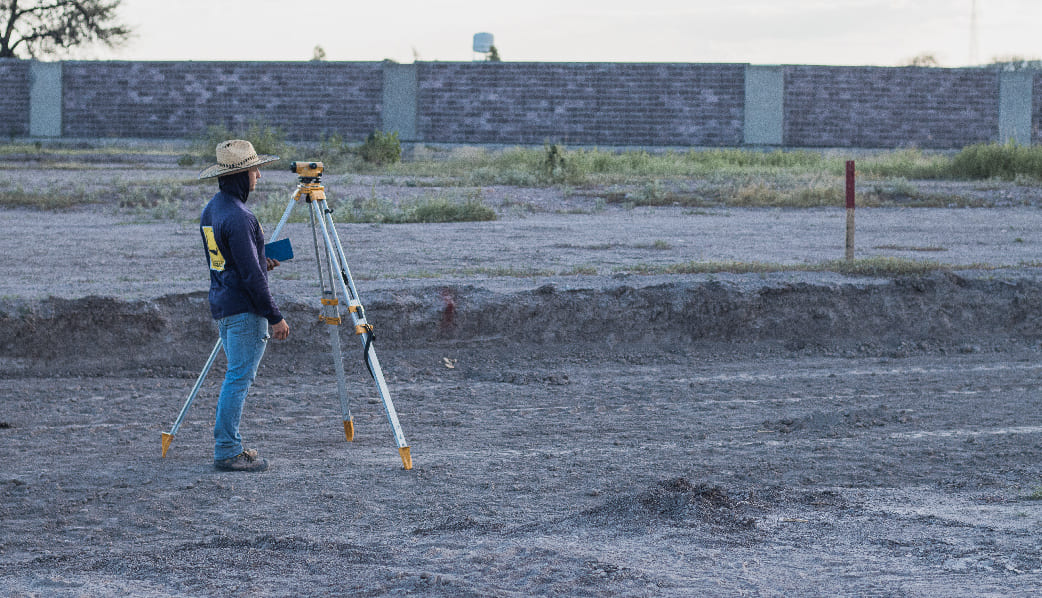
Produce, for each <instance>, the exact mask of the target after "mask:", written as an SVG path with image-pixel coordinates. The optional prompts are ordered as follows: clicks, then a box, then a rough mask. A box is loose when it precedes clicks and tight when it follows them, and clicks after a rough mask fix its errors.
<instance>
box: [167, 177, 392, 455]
mask: <svg viewBox="0 0 1042 598" xmlns="http://www.w3.org/2000/svg"><path fill="white" fill-rule="evenodd" d="M323 168H324V167H323V165H322V163H321V162H293V163H292V164H291V165H290V170H291V171H292V172H294V173H296V174H297V175H298V177H299V181H298V183H297V190H296V191H295V192H294V193H293V196H292V197H291V198H290V200H289V203H288V204H287V205H286V210H285V212H283V213H282V219H281V220H280V221H279V224H278V226H276V227H275V230H274V231H273V232H272V234H271V240H272V241H274V240H275V239H278V237H279V233H280V232H282V227H283V226H285V224H286V222H288V221H289V216H290V212H292V211H293V207H294V206H295V205H296V204H297V202H298V201H300V200H304V202H305V203H306V204H307V206H308V218H309V222H310V224H311V237H312V240H313V241H314V245H315V260H316V262H317V263H318V280H319V285H320V286H321V289H322V299H321V304H322V315H321V316H320V318H319V319H320V320H321V321H323V322H325V323H326V324H327V325H328V326H329V339H330V341H331V343H332V346H333V367H334V369H335V370H336V380H337V394H338V395H339V397H340V410H341V412H342V414H343V420H344V436H345V437H346V438H347V440H348V441H349V442H350V441H351V440H353V439H354V436H355V425H354V418H353V417H352V415H351V409H350V408H349V407H348V404H347V382H346V381H345V379H344V362H343V358H342V356H341V352H340V330H339V326H340V324H341V323H342V322H343V320H342V318H341V317H340V307H339V306H340V300H339V297H338V295H337V287H339V289H340V293H341V294H342V295H343V297H344V299H345V300H346V301H347V311H348V313H349V314H351V321H352V323H353V324H354V332H355V334H356V335H358V336H359V338H361V340H362V352H363V358H364V360H365V365H366V368H367V369H368V370H369V373H370V374H371V375H372V377H373V380H374V381H375V382H376V388H377V390H378V391H379V393H380V398H381V399H382V400H383V405H384V411H385V412H386V413H387V420H388V421H389V422H390V424H391V432H392V433H393V434H394V440H395V443H396V444H397V445H398V454H399V455H400V456H401V458H402V465H404V466H405V469H412V456H411V455H410V454H409V445H408V444H407V443H406V442H405V435H404V434H402V427H401V424H399V423H398V413H397V412H396V411H395V409H394V403H392V402H391V393H390V391H388V390H387V382H386V381H385V380H384V375H383V370H382V369H381V368H380V360H379V359H377V358H376V350H375V349H373V338H374V336H373V327H372V325H370V324H369V323H368V322H367V321H366V319H365V310H364V309H363V308H362V303H361V301H359V299H358V291H357V290H356V289H355V283H354V280H353V279H352V278H351V270H350V269H349V268H348V267H347V258H346V257H345V255H344V247H343V245H341V244H340V238H339V237H338V236H337V234H336V227H335V226H334V225H333V215H332V214H333V211H332V210H331V209H329V206H328V204H326V191H325V188H324V187H323V186H322V170H323ZM319 232H321V236H322V244H323V246H324V248H325V255H326V259H325V265H324V267H323V260H322V255H321V254H320V253H319V248H318V244H319V240H318V237H319ZM334 269H335V270H336V272H335V273H334ZM327 283H328V288H327V286H326V285H327ZM221 345H222V341H221V339H217V344H216V345H214V348H213V351H211V352H210V357H209V358H208V359H207V360H206V365H205V366H203V371H202V372H201V373H200V374H199V378H198V379H196V381H195V386H194V387H192V391H191V392H190V393H189V395H188V400H187V401H185V404H184V407H182V408H181V413H180V414H178V416H177V420H176V421H175V422H174V425H173V427H172V428H171V429H170V432H163V457H166V452H167V449H169V448H170V443H171V441H173V439H174V435H175V434H177V430H178V428H180V427H181V422H182V420H184V417H185V414H186V413H188V408H189V407H190V406H191V405H192V401H193V400H195V397H196V395H197V394H199V389H200V388H201V387H202V385H203V381H204V380H205V379H206V375H207V374H208V373H209V372H210V368H211V367H212V366H213V363H214V360H216V359H217V354H218V353H219V352H220V350H221Z"/></svg>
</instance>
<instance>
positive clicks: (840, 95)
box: [783, 66, 999, 148]
mask: <svg viewBox="0 0 1042 598" xmlns="http://www.w3.org/2000/svg"><path fill="white" fill-rule="evenodd" d="M784 97H785V99H784V102H785V106H784V111H785V131H784V141H783V144H784V145H787V146H800V147H830V146H831V147H868V148H880V147H881V148H893V147H905V146H915V147H921V148H959V147H964V146H966V145H971V144H974V143H982V142H988V141H994V140H997V138H998V128H999V80H998V73H997V72H996V71H994V70H985V69H926V68H914V67H908V68H885V67H823V66H787V67H785V92H784Z"/></svg>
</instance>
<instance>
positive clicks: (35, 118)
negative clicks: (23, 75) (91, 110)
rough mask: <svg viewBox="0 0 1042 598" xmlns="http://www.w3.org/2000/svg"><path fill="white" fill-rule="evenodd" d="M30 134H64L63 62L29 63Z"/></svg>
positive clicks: (32, 135)
mask: <svg viewBox="0 0 1042 598" xmlns="http://www.w3.org/2000/svg"><path fill="white" fill-rule="evenodd" d="M29 136H30V137H61V136H62V63H60V62H37V61H35V60H34V61H32V62H31V63H30V65H29Z"/></svg>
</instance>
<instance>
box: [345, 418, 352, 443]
mask: <svg viewBox="0 0 1042 598" xmlns="http://www.w3.org/2000/svg"><path fill="white" fill-rule="evenodd" d="M344 438H346V439H347V441H348V442H351V441H352V440H354V439H355V422H353V421H351V420H349V419H345V420H344Z"/></svg>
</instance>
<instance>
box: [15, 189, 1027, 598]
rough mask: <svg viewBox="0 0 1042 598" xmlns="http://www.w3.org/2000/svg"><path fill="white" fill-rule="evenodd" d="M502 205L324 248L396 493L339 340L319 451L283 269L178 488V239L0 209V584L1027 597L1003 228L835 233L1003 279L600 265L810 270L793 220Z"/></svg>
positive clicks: (1009, 228) (304, 308)
mask: <svg viewBox="0 0 1042 598" xmlns="http://www.w3.org/2000/svg"><path fill="white" fill-rule="evenodd" d="M175 174H176V173H175ZM0 176H8V173H7V172H5V171H0ZM11 176H14V175H11ZM55 176H58V175H57V174H56V175H55ZM162 176H164V177H171V176H175V175H172V174H171V173H170V172H165V173H163V175H162ZM271 178H272V179H276V178H277V177H271ZM269 180H270V179H269ZM277 184H282V182H278V183H277ZM365 192H368V189H366V191H365ZM508 193H509V190H499V189H496V190H492V191H490V192H489V196H490V197H498V195H497V194H504V195H505V194H508ZM517 193H532V194H537V193H549V192H547V191H545V190H536V191H526V190H519V191H517ZM544 199H545V201H554V198H553V197H546V198H544ZM531 201H537V199H531ZM503 214H504V216H503V217H502V218H501V219H500V220H498V221H496V222H491V223H482V224H455V225H407V226H401V227H393V226H390V225H384V226H373V225H341V226H340V227H338V229H339V230H340V235H341V236H342V237H343V238H344V239H345V241H347V240H350V242H351V243H354V244H355V245H356V246H361V248H364V250H361V249H360V250H359V251H357V252H355V253H353V255H354V256H355V260H354V261H355V264H352V265H353V266H355V267H356V270H358V271H359V272H365V273H366V274H365V276H364V277H362V278H361V280H359V292H360V294H361V297H362V300H363V302H364V303H365V304H366V307H367V309H368V313H369V316H370V321H371V322H372V323H373V324H374V325H375V326H376V330H377V352H378V353H379V356H380V359H381V362H382V363H383V365H384V369H385V371H386V373H387V377H388V384H389V387H390V390H391V393H392V396H393V398H394V402H395V406H396V408H397V411H398V415H399V417H400V420H401V424H402V428H403V431H404V433H405V436H406V438H407V440H408V441H409V444H410V447H411V453H412V457H413V463H414V467H413V468H412V469H411V470H405V469H403V467H402V463H401V461H400V459H399V456H398V452H397V450H396V447H395V444H394V440H393V436H392V434H391V430H390V428H389V426H388V424H387V420H386V417H385V415H384V413H383V411H382V406H381V405H380V403H379V401H378V400H377V398H376V397H377V395H376V392H375V388H374V386H373V383H372V381H371V380H370V379H369V378H368V374H367V373H366V372H365V369H364V366H363V365H362V363H361V359H360V347H359V346H357V345H356V344H355V342H354V341H353V340H352V339H350V338H345V348H346V349H345V351H346V352H345V365H346V368H347V371H348V378H349V391H348V394H349V397H350V399H351V408H352V413H353V416H354V421H355V429H356V437H355V439H354V441H353V442H350V443H349V442H346V441H345V440H344V438H343V433H342V427H341V422H340V413H339V405H338V404H337V400H336V385H335V380H334V377H333V375H332V365H331V359H330V355H329V350H328V336H327V333H326V332H325V328H324V327H323V326H320V325H319V324H318V323H317V322H316V321H315V311H316V310H315V309H314V305H313V304H314V303H315V300H314V297H312V295H313V294H314V289H313V287H312V286H311V285H309V283H308V279H309V277H310V275H311V273H312V271H313V268H314V267H313V265H312V264H308V263H307V261H306V260H307V254H306V252H304V253H302V257H301V258H300V259H298V260H294V262H290V263H289V264H285V265H284V267H285V269H284V270H282V271H281V272H280V274H279V277H277V278H276V279H275V281H274V282H273V286H274V287H275V289H276V297H277V298H278V299H279V301H280V303H281V304H282V305H283V307H284V309H285V313H286V315H287V320H288V321H289V322H290V325H291V327H292V334H293V336H292V338H291V339H290V340H289V341H287V342H285V343H272V345H271V346H270V347H269V348H268V354H267V355H266V356H265V360H264V362H263V363H262V366H261V371H260V374H259V376H258V380H257V383H256V384H255V386H254V390H253V391H252V393H251V397H250V399H249V401H248V404H247V408H246V412H245V416H244V420H243V434H244V437H245V438H246V440H247V443H248V444H249V445H250V446H254V447H256V448H258V449H259V450H260V451H261V452H262V454H264V455H265V456H267V457H268V458H269V459H270V460H271V462H272V467H271V469H270V470H269V471H268V472H265V473H263V474H257V475H242V474H226V473H217V472H215V471H214V470H213V468H212V461H211V456H212V436H211V429H212V428H211V427H212V421H213V405H214V402H215V400H216V394H217V385H218V383H219V381H220V377H221V375H220V374H222V373H223V363H222V362H221V360H220V359H219V360H218V363H217V366H216V368H215V373H214V374H212V375H211V376H210V377H209V378H208V379H207V380H206V382H205V384H204V388H203V391H202V393H201V394H200V396H199V398H198V399H197V401H196V403H195V404H194V405H193V406H192V408H191V409H190V411H189V413H188V416H187V418H186V420H185V422H184V423H183V425H182V427H181V429H180V431H179V433H178V434H177V436H176V438H175V439H174V442H173V445H172V447H171V449H170V452H169V453H168V455H167V456H166V458H161V457H160V435H161V433H162V432H164V431H168V430H169V427H170V425H171V424H172V423H173V420H174V418H175V417H176V415H177V413H178V411H179V410H180V408H181V406H182V404H183V402H184V400H185V398H186V396H187V393H188V391H189V389H190V388H191V386H192V384H193V382H194V379H195V377H196V376H197V374H198V372H199V370H200V368H201V367H202V364H203V362H204V361H205V359H206V356H207V354H208V353H209V350H210V348H211V347H212V344H213V342H214V340H215V338H216V336H215V333H214V330H213V327H212V324H211V323H210V321H209V319H208V315H207V313H206V302H205V283H204V282H201V281H200V278H201V277H202V275H204V274H205V271H202V272H200V270H201V268H200V265H199V264H198V263H196V261H201V260H202V258H201V256H199V255H198V253H201V251H199V248H198V247H196V244H197V243H199V240H198V236H197V234H196V233H195V231H194V229H192V228H191V226H190V225H185V224H170V223H164V222H148V221H145V222H141V221H139V220H137V219H136V218H137V217H135V216H129V215H127V214H125V213H120V212H118V211H109V212H106V211H105V210H103V209H100V208H97V207H92V208H90V209H86V210H73V211H69V212H57V213H55V212H34V211H30V210H11V209H9V210H2V211H0V221H2V222H3V225H4V228H5V233H9V234H5V235H4V236H3V237H0V251H2V252H3V253H4V254H5V255H9V256H10V255H20V256H26V255H29V256H33V257H32V260H31V261H32V263H31V264H29V265H27V264H26V260H15V261H14V263H12V264H10V265H5V267H4V270H3V272H4V276H3V277H2V278H3V280H0V326H2V329H3V330H4V331H5V337H4V338H3V339H2V340H0V593H2V594H4V595H11V596H122V595H148V596H214V595H231V594H239V595H251V596H300V595H360V596H385V595H422V596H531V595H550V596H701V595H706V596H743V595H744V596H936V597H942V596H944V597H947V596H1035V595H1037V593H1038V591H1039V588H1040V587H1042V540H1040V537H1042V535H1040V533H1039V532H1040V530H1042V500H1040V498H1042V465H1040V464H1039V457H1040V455H1042V410H1040V408H1039V407H1040V402H1042V395H1040V393H1039V390H1038V388H1039V386H1040V384H1042V364H1040V351H1042V345H1040V341H1042V275H1040V273H1039V271H1038V270H1037V269H1036V268H1034V267H1031V266H1030V264H1029V263H1028V262H1030V261H1031V260H1034V259H1037V256H1038V255H1039V253H1034V251H1035V250H1036V249H1038V245H1037V243H1038V242H1039V239H1038V238H1037V235H1033V234H1031V233H1032V232H1033V230H1037V228H1035V227H1034V224H1033V223H1034V222H1035V221H1036V220H1037V219H1038V218H1039V217H1040V215H1039V211H1038V209H1037V208H1036V207H1032V206H1021V207H1016V208H1001V209H980V210H977V209H974V210H965V209H963V210H959V209H952V210H948V209H936V210H934V209H931V210H916V211H902V210H897V209H894V210H889V211H887V210H880V211H877V212H868V211H866V216H865V217H864V220H863V221H862V222H863V226H864V228H863V229H859V234H860V235H861V236H860V237H859V238H861V239H862V240H863V241H864V247H865V250H866V252H872V251H874V252H876V253H877V254H888V255H891V254H892V255H901V256H907V255H913V256H914V255H918V254H921V253H922V252H923V250H924V249H925V248H927V247H929V248H931V252H930V254H929V255H928V256H927V257H929V258H930V259H940V260H942V261H948V262H950V263H957V264H966V263H980V264H993V265H1004V266H1007V267H1006V268H1003V269H998V270H986V269H979V270H969V271H964V270H959V271H955V272H939V273H934V274H929V275H926V276H922V277H910V278H909V277H902V278H896V279H886V278H846V277H842V276H838V275H834V274H812V273H794V272H789V273H780V274H768V275H759V274H751V275H727V274H718V275H686V276H674V277H667V276H638V275H634V274H631V273H619V272H617V271H613V268H616V267H618V266H623V267H625V266H627V265H629V266H632V265H636V264H642V263H651V262H655V261H659V262H663V263H664V262H669V261H674V262H676V261H680V260H690V259H745V260H753V259H758V260H760V261H775V262H800V261H820V260H821V259H832V258H834V257H838V255H840V254H841V251H842V235H841V233H840V232H839V231H837V234H836V235H834V236H830V235H824V234H822V233H821V232H820V231H821V228H824V227H829V226H832V225H833V224H836V223H842V221H843V220H842V219H843V215H842V213H840V214H833V213H831V212H828V211H825V210H808V211H803V210H730V209H722V208H721V209H713V210H710V211H708V212H699V213H685V212H683V211H682V210H678V209H675V208H662V209H656V210H646V211H641V210H637V211H629V210H605V211H593V212H590V213H563V214H559V213H553V212H551V211H544V212H537V213H534V214H524V215H519V214H511V213H509V212H508V211H504V212H503ZM868 214H874V215H875V216H876V217H877V218H878V220H873V218H872V216H869V215H868ZM859 218H860V216H859ZM880 222H884V223H885V222H889V223H890V225H889V226H886V225H884V224H881V223H880ZM818 227H821V228H818ZM114 230H115V231H116V232H115V233H113V232H112V231H114ZM750 230H752V231H758V234H753V233H748V232H743V231H750ZM828 230H831V229H828ZM815 231H818V232H815ZM982 231H984V232H982ZM292 234H293V235H295V236H294V242H295V244H297V243H296V239H298V238H299V237H300V236H302V235H303V233H302V232H301V231H296V232H293V233H292ZM1018 239H1019V240H1018ZM114 240H115V241H114ZM659 240H661V241H663V242H662V243H656V241H659ZM756 243H759V244H756ZM114 244H115V245H114ZM297 245H298V246H299V245H300V244H297ZM114 247H116V248H115V249H114ZM873 247H875V248H876V249H872V248H873ZM937 248H943V250H938V249H937ZM917 250H918V253H917ZM764 252H767V254H768V255H767V257H763V255H764ZM727 256H731V257H727ZM197 258H198V259H197ZM772 258H773V259H772ZM461 261H462V262H465V263H467V264H469V265H480V266H481V268H480V269H476V270H467V269H465V268H461V267H460V266H459V262H461ZM356 264H357V266H356ZM522 265H524V266H526V267H532V268H536V269H539V270H540V272H541V274H539V275H533V276H525V277H519V276H511V275H508V274H504V273H502V272H503V271H504V270H505V269H508V268H519V267H521V266H522ZM577 267H579V268H581V269H582V272H585V274H579V275H570V274H564V272H567V271H570V270H573V269H575V268H577ZM280 268H282V267H280ZM591 268H592V269H593V270H595V271H596V273H591V270H590V269H591ZM497 269H498V270H499V271H500V272H501V274H499V275H496V274H495V273H496V271H497ZM420 272H423V274H420ZM48 297H50V298H48Z"/></svg>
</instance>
